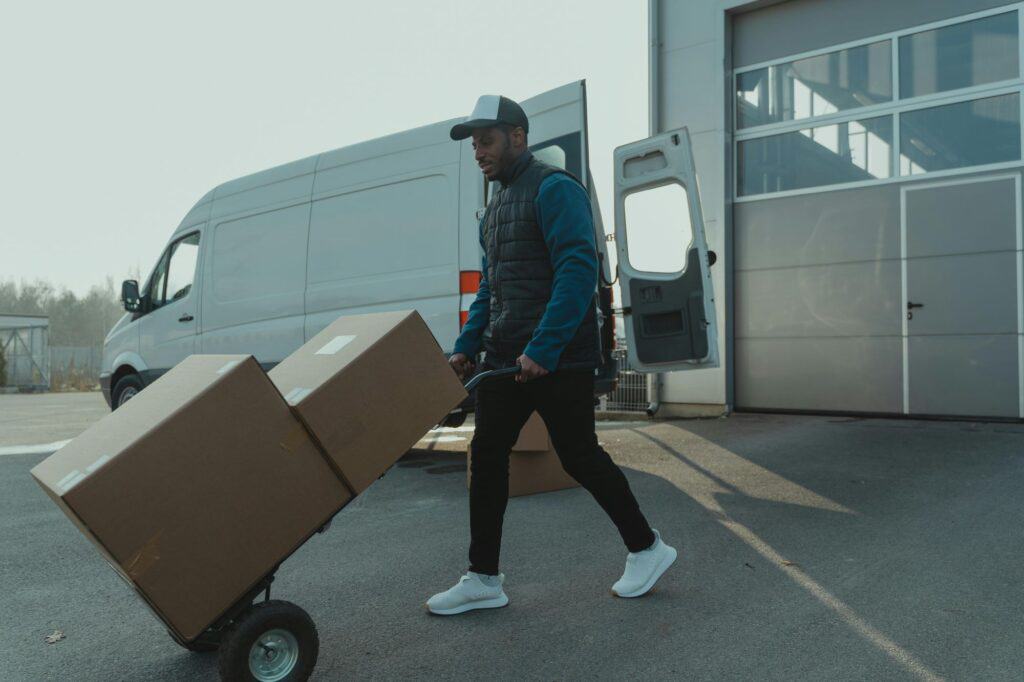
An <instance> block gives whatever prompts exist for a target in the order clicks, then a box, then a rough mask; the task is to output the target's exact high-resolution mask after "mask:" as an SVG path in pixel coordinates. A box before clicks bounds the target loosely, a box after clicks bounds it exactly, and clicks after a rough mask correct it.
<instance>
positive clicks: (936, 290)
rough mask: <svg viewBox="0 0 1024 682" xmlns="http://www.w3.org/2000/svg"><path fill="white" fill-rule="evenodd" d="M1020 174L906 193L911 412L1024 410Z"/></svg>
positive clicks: (1014, 413) (907, 401)
mask: <svg viewBox="0 0 1024 682" xmlns="http://www.w3.org/2000/svg"><path fill="white" fill-rule="evenodd" d="M1020 191H1021V188H1020V176H1019V175H1017V174H1014V175H1007V176H1000V177H994V178H993V177H989V178H981V179H972V180H968V181H962V180H959V181H949V182H940V183H934V184H925V185H915V186H911V187H905V188H903V190H902V192H901V213H902V221H901V222H902V228H903V229H902V235H901V242H902V254H903V287H904V292H903V293H904V297H903V299H904V309H903V310H901V314H902V315H903V316H904V319H903V358H904V363H903V367H904V369H903V404H904V411H905V412H906V413H908V414H913V415H942V416H954V415H955V416H970V417H1020V416H1024V412H1022V407H1024V406H1022V402H1021V401H1022V393H1024V384H1022V382H1021V361H1022V336H1021V332H1022V331H1024V330H1022V328H1021V325H1022V322H1024V316H1022V308H1021V304H1022V302H1021V251H1020V249H1021V227H1020V214H1019V210H1020V201H1021V196H1020Z"/></svg>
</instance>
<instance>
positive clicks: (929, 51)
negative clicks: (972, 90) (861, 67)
mask: <svg viewBox="0 0 1024 682" xmlns="http://www.w3.org/2000/svg"><path fill="white" fill-rule="evenodd" d="M1017 40H1018V36H1017V13H1016V12H1007V13H1005V14H997V15H995V16H991V17H985V18H983V19H975V20H974V21H968V22H965V23H963V24H954V25H952V26H944V27H942V28H937V29H934V30H931V31H922V32H921V33H914V34H913V35H909V36H904V37H902V38H900V97H916V96H918V95H930V94H932V93H936V92H945V91H947V90H956V89H958V88H966V87H970V86H972V85H981V84H983V83H994V82H996V81H1002V80H1008V79H1012V78H1017V75H1018V66H1017V60H1018V54H1017Z"/></svg>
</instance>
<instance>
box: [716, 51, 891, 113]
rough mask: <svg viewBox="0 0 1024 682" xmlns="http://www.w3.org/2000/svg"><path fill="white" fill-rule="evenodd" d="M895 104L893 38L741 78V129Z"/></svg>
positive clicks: (738, 99)
mask: <svg viewBox="0 0 1024 682" xmlns="http://www.w3.org/2000/svg"><path fill="white" fill-rule="evenodd" d="M890 100H892V47H891V43H890V41H888V40H883V41H880V42H877V43H872V44H870V45H861V46H859V47H853V48H849V49H846V50H838V51H836V52H830V53H828V54H822V55H817V56H815V57H808V58H806V59H799V60H797V61H792V62H787V63H785V64H778V65H775V66H768V67H765V68H763V69H757V70H755V71H747V72H746V73H741V74H738V75H737V76H736V119H737V120H736V127H737V128H748V127H750V126H755V125H763V124H766V123H778V122H779V121H793V120H799V119H802V118H810V117H811V116H821V115H823V114H832V113H835V112H837V111H844V110H847V109H854V108H856V107H863V106H867V105H870V104H878V103H880V102H888V101H890Z"/></svg>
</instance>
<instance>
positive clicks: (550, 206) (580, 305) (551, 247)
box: [455, 173, 597, 372]
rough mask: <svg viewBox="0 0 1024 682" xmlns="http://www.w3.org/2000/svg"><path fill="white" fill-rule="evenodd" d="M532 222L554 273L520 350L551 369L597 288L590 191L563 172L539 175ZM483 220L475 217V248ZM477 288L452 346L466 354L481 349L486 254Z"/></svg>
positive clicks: (486, 311) (487, 297)
mask: <svg viewBox="0 0 1024 682" xmlns="http://www.w3.org/2000/svg"><path fill="white" fill-rule="evenodd" d="M534 206H535V207H536V211H537V223H538V224H539V225H540V229H541V231H542V232H543V233H544V241H545V243H546V244H547V247H548V253H549V254H550V255H551V267H552V269H553V270H554V273H555V278H554V282H552V286H551V300H549V301H548V306H547V309H546V310H545V311H544V316H543V317H542V318H541V320H540V323H539V324H538V325H537V329H536V330H535V331H534V333H533V338H532V339H531V340H530V343H529V344H527V346H526V350H525V351H524V352H525V355H526V356H527V357H528V358H530V359H531V360H533V361H534V362H536V363H537V364H539V365H540V366H541V367H543V368H544V369H546V370H548V371H550V372H553V371H555V370H556V369H557V368H558V358H559V357H561V355H562V351H563V350H565V347H566V345H567V344H568V343H569V341H571V340H572V337H573V335H574V334H575V333H576V329H577V328H578V327H579V326H580V322H582V321H583V316H584V315H585V314H586V312H587V307H588V306H589V305H590V300H591V299H592V298H593V296H594V291H595V290H596V289H597V245H596V244H595V242H594V217H593V214H592V213H591V212H590V197H589V196H587V192H586V190H584V189H583V187H582V186H580V184H579V183H578V182H576V181H575V180H573V179H572V178H570V177H569V176H567V175H565V174H564V173H554V174H552V175H549V176H548V177H546V178H544V181H543V182H541V184H540V188H539V189H538V191H537V198H536V200H535V201H534ZM483 246H484V244H483V221H481V222H480V248H481V249H482V248H483ZM481 269H482V272H483V274H482V275H481V278H480V289H479V290H478V291H477V294H476V299H475V300H474V301H473V304H472V305H471V306H470V307H469V316H468V318H467V320H466V324H465V326H464V327H463V328H462V333H461V334H460V335H459V338H458V340H457V341H456V342H455V352H456V353H464V354H466V355H467V356H469V357H470V358H472V357H473V356H475V355H476V354H477V353H478V352H480V345H481V342H482V337H483V333H484V330H485V329H486V328H487V325H488V324H489V322H490V305H491V303H490V302H491V290H490V287H489V285H488V282H487V256H486V254H485V255H484V257H483V265H482V268H481Z"/></svg>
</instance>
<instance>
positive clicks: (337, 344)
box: [316, 336, 356, 355]
mask: <svg viewBox="0 0 1024 682" xmlns="http://www.w3.org/2000/svg"><path fill="white" fill-rule="evenodd" d="M355 338H356V337H354V336H335V337H334V338H333V339H331V340H330V341H328V342H327V343H325V344H324V346H323V348H321V349H320V350H318V351H317V352H316V355H334V354H335V353H337V352H338V351H339V350H341V349H342V348H344V347H345V346H347V345H348V344H350V343H352V342H353V341H354V340H355Z"/></svg>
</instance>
